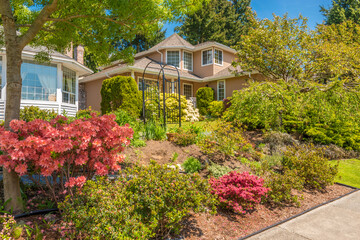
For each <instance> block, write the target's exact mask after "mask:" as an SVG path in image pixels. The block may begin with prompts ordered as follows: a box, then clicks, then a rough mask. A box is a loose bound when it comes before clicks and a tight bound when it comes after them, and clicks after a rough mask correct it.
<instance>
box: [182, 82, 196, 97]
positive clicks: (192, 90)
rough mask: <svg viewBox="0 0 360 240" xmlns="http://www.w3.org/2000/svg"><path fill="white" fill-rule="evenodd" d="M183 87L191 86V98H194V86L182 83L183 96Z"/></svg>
mask: <svg viewBox="0 0 360 240" xmlns="http://www.w3.org/2000/svg"><path fill="white" fill-rule="evenodd" d="M185 85H188V86H191V96H190V97H194V86H193V85H192V84H191V83H183V95H184V96H185Z"/></svg>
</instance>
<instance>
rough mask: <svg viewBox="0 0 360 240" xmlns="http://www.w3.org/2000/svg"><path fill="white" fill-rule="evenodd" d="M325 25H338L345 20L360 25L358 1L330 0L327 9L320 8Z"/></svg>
mask: <svg viewBox="0 0 360 240" xmlns="http://www.w3.org/2000/svg"><path fill="white" fill-rule="evenodd" d="M320 11H321V12H322V13H323V15H324V16H325V23H326V24H327V25H331V24H340V23H343V22H345V21H346V20H351V21H353V22H355V23H360V2H359V1H358V0H332V4H331V6H330V7H329V8H325V7H324V6H321V10H320Z"/></svg>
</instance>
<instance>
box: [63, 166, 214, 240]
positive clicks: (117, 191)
mask: <svg viewBox="0 0 360 240" xmlns="http://www.w3.org/2000/svg"><path fill="white" fill-rule="evenodd" d="M215 204H216V199H215V198H214V197H213V196H212V195H211V194H210V186H209V183H208V182H207V181H206V180H203V179H202V178H201V177H200V176H199V175H198V174H191V175H190V174H180V173H179V172H178V169H171V168H168V167H167V166H166V165H157V164H156V163H154V162H152V163H151V164H150V165H149V166H147V167H140V166H136V167H134V168H132V169H128V170H127V171H126V172H123V174H121V175H120V178H119V179H118V180H116V181H115V182H114V183H112V182H111V181H109V180H106V179H98V180H97V181H88V182H87V183H86V184H85V185H84V187H83V189H82V190H81V193H80V192H78V193H77V194H76V195H75V196H74V197H73V198H71V197H70V196H68V197H67V199H66V200H65V202H63V203H62V204H59V208H60V209H61V211H62V213H63V217H64V220H65V221H67V222H68V223H73V229H74V234H73V236H68V237H70V238H71V237H76V238H81V239H152V238H155V237H156V238H159V239H160V238H161V239H165V238H167V237H169V234H170V233H173V234H177V233H178V232H179V230H180V229H181V222H182V220H183V219H184V218H185V217H187V216H188V215H189V214H190V212H191V213H197V212H202V211H206V210H208V209H210V210H212V211H213V212H214V211H215Z"/></svg>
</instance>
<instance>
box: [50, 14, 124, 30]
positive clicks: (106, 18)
mask: <svg viewBox="0 0 360 240" xmlns="http://www.w3.org/2000/svg"><path fill="white" fill-rule="evenodd" d="M76 18H101V19H103V20H106V21H109V22H113V23H116V24H119V25H122V26H125V27H130V26H129V25H127V24H126V23H124V22H122V21H118V20H116V19H115V18H110V17H105V16H101V15H75V16H69V17H66V18H47V19H46V20H47V21H54V22H67V23H69V20H72V19H76Z"/></svg>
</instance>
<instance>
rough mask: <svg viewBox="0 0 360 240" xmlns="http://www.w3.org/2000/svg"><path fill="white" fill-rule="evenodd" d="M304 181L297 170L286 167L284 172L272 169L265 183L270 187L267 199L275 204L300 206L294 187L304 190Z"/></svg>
mask: <svg viewBox="0 0 360 240" xmlns="http://www.w3.org/2000/svg"><path fill="white" fill-rule="evenodd" d="M303 184H304V181H303V179H302V178H300V177H298V176H297V172H296V171H290V170H289V169H285V170H284V172H283V173H276V172H272V171H270V174H269V176H268V177H267V179H266V182H265V185H266V187H268V188H269V189H270V191H269V193H268V197H267V198H266V201H268V202H269V203H271V204H275V205H285V204H296V205H297V206H300V202H299V197H298V196H297V195H294V194H293V189H296V190H302V189H303V188H304V187H303Z"/></svg>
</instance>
